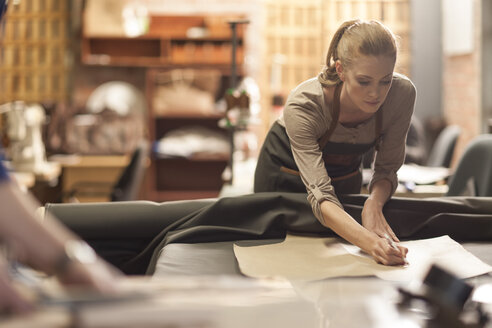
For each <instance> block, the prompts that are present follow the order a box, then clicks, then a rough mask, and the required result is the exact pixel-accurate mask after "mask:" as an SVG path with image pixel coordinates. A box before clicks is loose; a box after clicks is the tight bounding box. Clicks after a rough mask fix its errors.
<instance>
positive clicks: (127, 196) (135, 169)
mask: <svg viewBox="0 0 492 328" xmlns="http://www.w3.org/2000/svg"><path fill="white" fill-rule="evenodd" d="M148 154H149V143H148V141H147V140H142V141H141V142H140V143H139V144H138V146H137V148H135V151H134V152H133V154H132V157H131V159H130V163H128V165H127V167H126V168H125V169H124V170H123V172H122V173H121V175H120V177H119V179H118V181H117V182H116V184H115V185H114V187H113V190H112V192H111V201H113V202H116V201H128V200H136V199H137V197H138V192H139V190H140V186H141V185H142V181H143V177H144V173H145V169H146V161H147V157H148Z"/></svg>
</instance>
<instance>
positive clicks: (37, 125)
mask: <svg viewBox="0 0 492 328" xmlns="http://www.w3.org/2000/svg"><path fill="white" fill-rule="evenodd" d="M0 113H5V115H6V123H7V129H6V132H7V137H8V139H9V142H10V145H9V149H8V157H9V158H10V159H11V165H12V169H13V170H14V171H17V172H31V173H34V174H35V175H36V176H44V177H49V176H53V174H54V173H56V172H58V173H59V170H60V168H59V165H58V164H57V163H51V162H48V161H47V160H46V151H45V146H44V143H43V138H42V136H41V127H42V125H43V123H44V122H45V120H46V115H45V112H44V109H43V108H42V107H41V106H40V105H38V104H26V103H24V102H22V101H15V102H11V103H7V104H4V105H2V106H0ZM56 176H58V174H56Z"/></svg>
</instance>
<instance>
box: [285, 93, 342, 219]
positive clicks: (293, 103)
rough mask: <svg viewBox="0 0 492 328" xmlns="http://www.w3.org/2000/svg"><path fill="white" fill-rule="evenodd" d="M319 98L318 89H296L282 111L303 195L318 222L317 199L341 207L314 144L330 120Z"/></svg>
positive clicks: (320, 217) (318, 204) (318, 203)
mask: <svg viewBox="0 0 492 328" xmlns="http://www.w3.org/2000/svg"><path fill="white" fill-rule="evenodd" d="M319 88H320V87H319ZM318 91H320V90H318ZM323 102H324V99H323V96H322V91H321V92H318V93H316V92H310V90H308V91H305V90H304V91H299V92H296V93H293V94H291V95H290V96H289V99H287V103H286V106H285V109H284V115H283V121H284V124H285V129H286V131H287V135H288V136H289V140H290V145H291V150H292V154H293V157H294V160H295V162H296V165H297V167H298V169H299V173H300V176H301V179H302V181H303V183H304V185H305V187H306V191H307V194H308V195H307V199H308V201H309V203H310V204H311V207H312V209H313V213H314V215H315V216H316V218H317V219H318V220H320V222H323V216H322V214H321V209H320V203H321V202H323V201H324V200H328V201H331V202H334V203H336V204H337V205H338V206H340V207H342V205H341V203H340V202H339V200H338V198H337V197H336V195H335V191H334V188H333V186H332V184H331V179H330V177H329V176H328V174H327V172H326V168H325V164H324V161H323V157H322V152H321V150H320V148H319V144H318V140H319V138H320V137H321V136H322V135H323V134H324V133H325V132H326V128H327V126H329V120H331V118H329V117H326V116H325V113H326V112H328V111H327V110H324V111H323V109H325V108H324V107H323V105H322V104H323ZM327 121H328V122H327Z"/></svg>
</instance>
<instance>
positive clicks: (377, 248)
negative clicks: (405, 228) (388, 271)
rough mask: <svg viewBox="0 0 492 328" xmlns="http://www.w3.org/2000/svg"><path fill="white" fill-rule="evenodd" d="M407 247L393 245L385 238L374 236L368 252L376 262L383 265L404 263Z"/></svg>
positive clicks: (405, 262)
mask: <svg viewBox="0 0 492 328" xmlns="http://www.w3.org/2000/svg"><path fill="white" fill-rule="evenodd" d="M407 253H408V248H406V247H403V246H400V245H398V244H395V247H393V246H392V245H391V244H390V242H389V241H388V240H387V239H386V238H381V237H378V236H377V237H376V239H375V242H374V243H373V247H372V248H371V249H370V250H369V254H370V255H371V256H372V257H373V258H374V260H375V261H376V262H377V263H380V264H384V265H405V264H407V261H406V256H407Z"/></svg>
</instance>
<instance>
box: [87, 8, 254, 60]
mask: <svg viewBox="0 0 492 328" xmlns="http://www.w3.org/2000/svg"><path fill="white" fill-rule="evenodd" d="M229 18H238V17H237V16H236V17H234V16H230V17H229ZM227 21H228V17H227V16H215V17H214V16H153V17H151V25H150V28H149V31H148V32H147V34H145V35H143V36H139V37H135V38H129V37H125V36H124V35H113V36H108V35H88V34H86V33H84V35H83V37H82V62H83V63H84V64H87V65H115V66H119V65H125V66H151V67H165V66H168V67H170V66H175V65H208V66H217V68H218V69H225V68H226V67H227V66H229V65H230V62H231V56H232V55H231V54H232V36H231V31H230V27H229V24H228V23H227ZM243 28H244V27H243V25H238V27H237V48H236V51H237V52H236V62H237V63H238V66H241V65H242V63H243V58H244V44H243V34H244V30H243ZM193 31H195V32H193ZM197 31H198V32H197ZM197 33H198V34H197Z"/></svg>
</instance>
